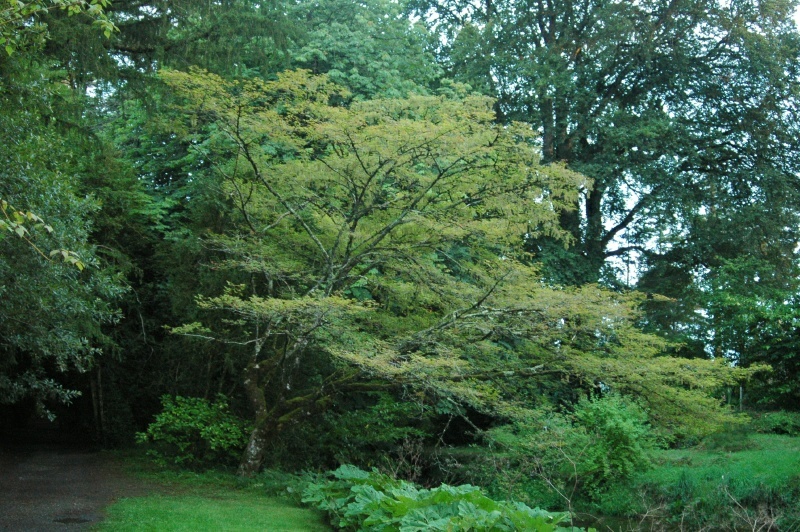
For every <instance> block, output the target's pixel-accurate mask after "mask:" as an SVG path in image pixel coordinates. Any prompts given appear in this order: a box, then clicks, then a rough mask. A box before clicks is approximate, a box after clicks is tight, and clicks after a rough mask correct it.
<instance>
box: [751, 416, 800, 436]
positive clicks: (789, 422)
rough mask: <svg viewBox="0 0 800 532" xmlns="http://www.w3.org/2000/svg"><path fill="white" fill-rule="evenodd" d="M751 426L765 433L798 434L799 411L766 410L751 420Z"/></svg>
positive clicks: (799, 425)
mask: <svg viewBox="0 0 800 532" xmlns="http://www.w3.org/2000/svg"><path fill="white" fill-rule="evenodd" d="M753 428H755V430H756V431H757V432H761V433H765V434H769V433H772V434H786V435H788V436H798V435H800V412H787V411H785V410H778V411H777V412H766V413H764V414H761V415H760V416H758V417H757V418H755V419H754V420H753Z"/></svg>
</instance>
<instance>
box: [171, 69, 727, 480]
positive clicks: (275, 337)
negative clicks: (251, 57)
mask: <svg viewBox="0 0 800 532" xmlns="http://www.w3.org/2000/svg"><path fill="white" fill-rule="evenodd" d="M163 77H164V79H165V80H166V81H167V82H168V84H169V85H170V86H171V87H173V89H174V90H175V91H176V92H177V93H178V94H179V95H180V96H181V97H182V98H184V100H185V106H184V107H183V109H184V112H185V113H187V120H186V121H185V122H183V125H181V123H178V124H176V126H175V127H176V129H175V131H176V132H180V133H182V134H184V135H187V134H188V135H190V136H189V137H188V138H191V139H193V142H194V143H195V144H194V146H195V148H194V149H196V150H197V151H198V152H199V153H201V154H202V155H203V157H204V158H205V159H207V160H210V161H212V164H213V165H214V167H215V168H216V171H217V172H218V174H219V176H220V177H221V178H222V183H223V184H222V189H221V192H223V194H224V195H225V197H227V201H228V202H229V205H230V209H231V211H230V212H231V216H232V225H230V226H229V227H228V228H227V230H226V231H225V232H224V233H220V234H209V235H208V236H206V242H207V246H209V247H211V248H213V249H215V250H217V251H218V252H220V253H221V258H220V259H219V260H218V261H217V262H216V263H215V267H217V268H220V269H229V270H230V271H231V276H232V277H231V278H232V279H236V280H238V281H239V284H231V285H230V286H229V287H228V288H227V289H226V290H224V291H223V292H222V293H218V294H212V295H211V296H204V297H200V298H199V299H198V304H199V306H200V307H201V308H202V309H205V310H206V311H207V312H209V313H210V314H209V316H210V317H213V316H215V315H216V316H217V320H216V321H215V325H213V326H210V327H209V326H207V325H201V324H199V323H194V324H190V325H186V326H183V327H181V328H179V329H177V330H178V331H179V332H181V333H184V334H186V335H189V336H196V337H200V338H204V339H215V340H218V341H222V342H224V343H226V344H228V346H229V347H228V349H229V350H231V352H234V353H236V355H235V357H236V359H237V361H238V362H237V365H238V370H237V371H238V374H239V375H240V378H241V379H242V386H243V389H244V391H245V393H246V395H247V397H248V399H249V401H250V404H251V407H252V410H253V412H254V430H253V433H252V435H251V439H250V443H249V445H248V447H247V450H246V452H245V455H244V458H243V461H242V465H241V469H240V471H241V472H242V473H244V474H250V473H253V472H255V471H256V470H257V469H258V468H259V467H260V465H261V464H262V463H263V461H264V459H265V456H266V453H267V452H268V451H269V448H270V445H271V443H272V442H274V441H275V440H276V438H277V436H278V435H279V434H281V431H282V430H284V428H285V427H286V426H288V425H291V424H294V423H298V422H300V421H302V420H309V419H311V420H313V419H314V417H315V416H316V415H318V413H319V412H320V411H322V410H324V409H326V408H327V407H329V405H330V404H331V403H332V402H333V401H335V399H336V397H337V395H338V394H341V393H344V392H350V393H352V392H354V391H357V390H370V389H375V388H376V387H377V388H380V389H385V388H387V387H389V388H391V387H399V386H406V387H408V388H409V389H415V390H418V391H419V392H420V393H422V394H423V395H425V394H431V395H433V396H436V397H438V399H439V400H444V401H451V402H452V403H454V404H461V405H468V406H470V407H472V408H474V409H478V410H480V411H483V412H486V413H488V414H491V415H494V416H497V417H498V418H508V417H509V416H514V415H515V413H518V412H519V411H520V409H525V408H529V407H530V406H531V405H533V404H536V403H537V402H538V401H541V400H542V398H541V397H538V396H537V394H536V393H533V390H534V388H532V387H531V383H534V382H537V381H541V380H548V379H550V380H559V379H562V378H563V379H570V378H572V379H573V383H574V385H575V386H577V387H580V388H584V389H587V390H588V389H594V388H595V387H609V386H610V387H612V388H615V389H619V390H620V391H623V392H628V393H636V394H641V395H644V396H645V397H646V398H647V400H648V401H650V404H651V405H652V407H653V411H654V416H655V418H656V419H658V420H659V421H660V422H661V423H662V424H663V425H664V426H670V427H672V428H673V429H675V430H677V431H684V432H685V431H696V430H701V431H702V430H703V429H702V428H699V426H698V424H697V423H696V421H697V420H699V419H703V422H704V423H706V428H708V427H710V426H714V424H716V423H719V422H720V420H721V419H722V418H721V417H719V416H720V415H721V414H722V412H721V411H720V410H719V409H718V408H717V406H716V403H715V401H714V400H713V399H710V398H709V397H708V396H706V395H705V393H706V392H707V391H708V390H713V389H714V387H715V386H719V385H720V384H722V383H724V382H732V381H731V379H733V378H734V375H733V373H732V372H731V370H730V368H727V367H726V366H724V365H721V364H717V363H712V362H707V361H695V362H690V361H686V360H680V359H672V358H665V357H660V356H659V354H660V353H661V351H662V350H663V348H664V344H663V342H662V341H660V340H659V339H657V338H656V337H653V336H648V335H645V334H642V333H641V332H640V331H638V330H637V329H636V328H635V327H633V323H634V321H635V319H636V317H635V312H634V311H633V308H632V305H633V302H632V301H630V300H629V298H627V297H625V296H613V295H611V294H609V293H607V292H604V291H602V290H599V289H597V288H593V287H590V288H587V289H583V290H579V291H554V290H550V289H547V288H545V287H544V286H543V285H542V284H541V283H540V281H539V278H538V276H537V275H536V273H535V271H534V270H533V269H532V268H531V267H530V266H525V265H524V264H523V262H522V261H523V260H524V258H525V254H524V252H523V251H522V247H523V246H522V244H523V242H524V239H525V238H526V235H527V237H528V238H530V237H536V236H539V235H545V234H546V235H548V236H550V237H552V238H560V237H563V235H564V231H563V230H562V229H560V227H559V225H558V221H559V215H560V214H561V213H562V212H563V211H564V209H566V208H568V207H569V206H570V205H571V204H572V203H573V202H574V201H575V198H576V196H577V194H578V191H579V190H580V187H581V186H582V185H583V183H584V178H583V177H582V176H580V175H579V174H575V173H572V172H570V171H568V170H566V169H565V168H564V167H563V166H561V165H550V166H543V165H541V164H540V163H539V157H538V150H537V149H536V147H535V143H534V142H533V139H532V138H531V137H530V135H531V132H530V127H529V126H524V125H519V124H513V125H508V126H501V125H497V124H495V123H494V122H493V117H494V113H493V111H492V102H491V100H488V99H486V98H483V97H475V96H466V95H463V94H462V95H461V96H458V95H451V96H449V97H445V96H441V97H432V96H416V97H411V98H409V99H405V100H375V101H368V102H357V103H351V104H350V105H349V106H331V105H329V104H330V102H336V101H339V102H342V101H346V98H347V94H346V93H344V92H343V91H342V90H341V89H339V88H337V87H336V86H334V85H332V84H331V83H330V82H329V81H328V80H327V79H326V78H324V77H310V76H308V75H307V74H305V73H303V72H292V73H286V74H283V75H281V76H279V78H278V80H277V81H275V82H269V83H265V82H260V81H255V80H250V81H239V82H226V81H224V80H223V79H222V78H219V77H216V76H214V75H211V74H206V73H203V72H200V71H193V72H190V73H188V74H186V73H179V72H169V73H165V74H164V75H163ZM184 128H186V129H184ZM226 316H228V317H227V318H225V317H226ZM554 376H557V378H556V379H553V377H554ZM375 379H377V382H376V381H375ZM687 384H689V389H687V388H686V385H687ZM687 412H691V414H690V415H688V416H687V415H686V414H687ZM723 417H724V416H723ZM690 420H694V421H690Z"/></svg>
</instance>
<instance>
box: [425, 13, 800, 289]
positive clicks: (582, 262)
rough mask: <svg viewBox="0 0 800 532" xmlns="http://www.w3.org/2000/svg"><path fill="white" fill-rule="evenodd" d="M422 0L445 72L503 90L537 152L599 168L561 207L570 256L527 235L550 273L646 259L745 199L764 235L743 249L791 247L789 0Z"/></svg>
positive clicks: (501, 105) (505, 105) (582, 276)
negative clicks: (571, 205)
mask: <svg viewBox="0 0 800 532" xmlns="http://www.w3.org/2000/svg"><path fill="white" fill-rule="evenodd" d="M415 7H416V12H417V13H418V14H419V15H420V16H422V17H423V20H427V21H428V22H429V23H430V24H431V25H432V26H433V27H436V28H438V29H439V30H440V31H441V32H442V33H443V34H444V35H445V37H444V38H443V39H442V43H443V44H442V48H441V54H442V60H443V62H444V64H445V65H447V67H448V70H449V72H450V74H451V75H453V76H454V77H455V78H456V79H459V80H462V81H467V82H470V83H473V84H474V86H475V87H478V88H481V89H483V90H486V91H487V92H488V93H489V94H491V95H493V96H495V97H497V98H498V114H499V116H500V117H501V119H509V118H511V119H524V120H526V121H529V122H531V123H533V124H534V125H535V127H536V128H537V129H538V130H539V131H541V133H542V150H543V154H544V160H545V161H564V162H566V163H567V164H568V166H569V167H570V168H572V169H574V170H577V171H580V172H582V173H584V174H586V175H587V176H589V177H591V178H592V179H593V185H592V186H591V188H589V189H588V190H587V191H586V192H585V194H584V196H583V198H582V200H581V209H575V210H572V211H570V212H568V213H566V214H565V215H564V216H563V218H562V227H563V228H564V229H566V230H568V231H570V232H571V234H572V235H573V238H574V242H573V247H572V254H571V258H570V257H564V254H563V253H561V252H558V250H557V249H554V248H553V247H552V246H548V245H547V243H546V242H531V244H532V250H533V251H538V252H539V254H540V257H541V258H542V259H544V260H545V262H547V261H548V260H549V261H550V264H551V268H550V275H551V276H552V277H553V278H554V279H555V280H557V281H562V282H563V281H565V282H586V281H593V280H597V279H598V278H599V277H600V275H601V270H602V268H603V266H604V264H606V261H607V260H608V259H610V258H613V257H626V256H628V254H629V253H633V257H634V258H635V259H636V258H641V257H643V256H648V259H649V262H648V263H646V264H642V266H643V267H644V268H647V267H649V265H652V264H654V263H655V262H657V261H658V257H659V256H660V255H661V253H660V252H664V251H665V250H666V248H667V247H674V246H676V245H678V246H679V244H676V240H677V239H676V238H672V240H668V239H665V238H664V237H665V235H666V236H668V237H675V236H676V235H678V234H680V235H682V236H687V235H689V238H690V239H691V238H692V236H691V235H693V234H694V232H695V231H696V226H695V223H696V220H698V219H700V218H705V217H706V216H707V215H711V217H714V218H715V219H716V221H717V223H721V222H723V221H724V220H727V219H728V218H730V222H729V223H730V228H731V230H733V228H734V227H736V226H737V225H740V223H741V222H740V221H742V220H743V218H742V217H741V216H739V215H738V214H737V213H736V212H734V210H735V209H740V208H742V207H743V206H746V207H747V210H748V213H746V214H745V217H744V218H745V219H744V222H745V223H747V219H748V218H749V219H750V220H752V217H751V214H750V213H752V212H757V213H758V214H757V215H756V216H758V218H760V219H762V220H764V221H765V222H766V223H764V224H763V225H762V227H761V230H760V231H759V232H760V233H762V234H765V235H767V236H766V237H765V238H762V239H761V240H760V241H759V242H758V243H756V242H755V241H753V242H750V243H748V244H747V246H745V247H749V246H754V247H756V246H758V245H761V243H763V242H765V241H769V242H771V243H770V244H769V245H770V246H772V245H773V243H774V246H776V247H774V248H773V249H772V252H773V253H774V254H776V255H780V256H781V257H783V258H782V259H780V260H785V257H786V252H787V250H786V248H785V247H783V242H784V239H783V234H784V233H785V231H784V228H786V227H797V224H796V223H795V221H796V214H797V213H796V208H795V205H797V201H796V199H797V190H798V189H797V177H796V176H797V174H798V168H799V165H800V158H799V155H800V152H799V151H798V150H797V149H796V140H795V139H796V138H797V127H798V116H797V103H798V68H797V64H798V62H797V59H798V50H800V47H799V46H798V45H799V44H800V40H799V39H798V32H797V28H796V27H795V24H794V22H793V19H792V16H793V13H794V11H795V8H796V2H792V1H784V0H779V1H771V0H770V1H761V2H755V1H751V0H741V1H734V2H718V1H716V0H651V1H646V2H614V1H610V0H608V1H607V0H585V1H579V2H574V1H570V0H563V1H562V0H535V1H534V0H504V1H494V0H487V1H484V2H462V1H459V0H419V1H417V2H415ZM723 210H724V213H723V212H720V211H723ZM715 212H716V213H717V215H716V216H714V214H715ZM773 221H774V223H773ZM779 241H780V242H779ZM659 245H661V246H662V247H661V248H659ZM740 249H741V250H743V248H740ZM752 249H753V248H749V250H752ZM700 260H703V259H700ZM559 261H562V262H559ZM563 261H566V262H563ZM559 264H561V265H562V266H563V265H566V267H567V269H568V270H570V274H567V275H562V274H561V273H560V272H559V271H557V268H558V267H559V266H558V265H559Z"/></svg>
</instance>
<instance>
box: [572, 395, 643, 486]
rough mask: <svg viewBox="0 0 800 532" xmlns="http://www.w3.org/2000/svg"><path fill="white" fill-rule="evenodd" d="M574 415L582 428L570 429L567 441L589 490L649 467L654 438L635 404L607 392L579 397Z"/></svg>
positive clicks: (579, 473) (641, 410)
mask: <svg viewBox="0 0 800 532" xmlns="http://www.w3.org/2000/svg"><path fill="white" fill-rule="evenodd" d="M574 415H575V421H576V423H577V425H578V426H579V427H580V428H582V429H583V431H574V432H572V433H571V434H569V435H568V436H567V440H568V444H569V446H570V447H571V448H572V449H573V453H574V454H575V455H576V456H578V457H579V459H578V460H576V463H577V472H578V475H579V477H580V478H581V480H582V482H583V483H584V484H585V485H586V486H587V487H588V488H589V489H590V490H591V491H598V490H601V489H602V488H603V487H604V486H606V485H608V484H610V483H613V482H618V481H620V480H624V479H628V478H630V477H631V476H632V475H633V474H634V473H635V472H637V471H640V470H643V469H646V468H647V467H649V465H650V461H651V454H652V452H653V451H654V450H655V449H656V439H655V437H654V435H653V433H652V432H651V430H650V427H649V426H648V423H647V413H646V412H645V411H644V410H643V409H642V408H641V407H640V406H639V405H637V404H636V403H634V402H632V401H630V400H628V399H626V398H624V397H622V396H621V395H616V394H610V395H606V396H603V397H600V398H594V399H583V400H581V401H580V403H578V405H577V407H576V408H575V414H574Z"/></svg>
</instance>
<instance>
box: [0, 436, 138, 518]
mask: <svg viewBox="0 0 800 532" xmlns="http://www.w3.org/2000/svg"><path fill="white" fill-rule="evenodd" d="M148 491H150V490H149V489H148V487H147V485H146V483H144V482H142V481H138V480H136V479H132V478H131V477H130V476H129V475H126V474H125V472H124V471H123V470H122V468H121V466H120V465H119V464H118V463H117V462H115V461H114V460H113V459H112V458H111V457H109V456H108V455H107V454H105V453H102V452H97V451H93V450H91V449H90V448H88V447H86V446H80V445H72V446H64V445H56V444H29V445H19V444H16V445H13V446H5V448H0V530H2V531H6V530H8V531H12V530H13V531H37V530H87V529H89V528H90V527H91V526H92V525H93V524H95V523H97V522H99V521H101V520H102V519H103V508H105V507H106V506H107V505H109V504H110V503H112V502H113V501H115V500H116V499H117V498H119V497H132V496H137V495H144V494H146V493H148Z"/></svg>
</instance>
